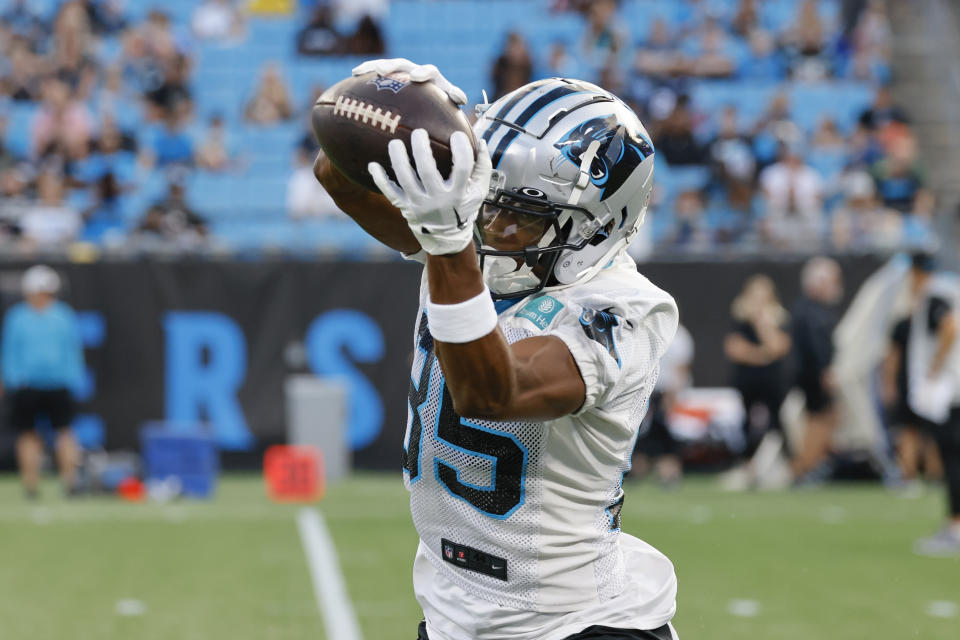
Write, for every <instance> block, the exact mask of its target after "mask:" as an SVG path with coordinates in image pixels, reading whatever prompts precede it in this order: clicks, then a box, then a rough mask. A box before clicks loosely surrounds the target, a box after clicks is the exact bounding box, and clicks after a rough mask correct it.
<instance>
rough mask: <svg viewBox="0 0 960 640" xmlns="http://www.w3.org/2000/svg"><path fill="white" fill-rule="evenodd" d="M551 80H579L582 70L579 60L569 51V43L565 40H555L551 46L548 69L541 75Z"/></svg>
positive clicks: (547, 63)
mask: <svg viewBox="0 0 960 640" xmlns="http://www.w3.org/2000/svg"><path fill="white" fill-rule="evenodd" d="M539 75H541V76H544V77H549V78H578V77H579V76H580V68H579V66H578V65H577V60H576V58H574V57H573V56H572V55H570V52H569V51H568V50H567V43H566V42H564V41H563V40H554V41H553V42H552V43H551V44H550V53H549V54H548V55H547V61H546V69H545V71H544V73H541V74H539Z"/></svg>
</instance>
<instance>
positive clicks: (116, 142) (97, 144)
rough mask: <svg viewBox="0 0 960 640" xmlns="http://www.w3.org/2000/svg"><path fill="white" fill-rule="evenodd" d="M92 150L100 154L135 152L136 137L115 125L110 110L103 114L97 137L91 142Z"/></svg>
mask: <svg viewBox="0 0 960 640" xmlns="http://www.w3.org/2000/svg"><path fill="white" fill-rule="evenodd" d="M93 150H94V151H95V152H96V153H98V154H100V155H102V156H112V155H113V154H115V153H120V152H122V151H129V152H130V153H136V152H137V139H136V138H135V137H134V136H133V135H132V134H130V133H129V132H127V131H124V130H123V129H121V128H120V127H119V126H118V125H117V121H116V120H114V118H113V116H112V115H111V114H110V112H106V113H104V114H103V119H102V120H101V121H100V128H99V129H98V130H97V139H96V140H95V141H94V143H93Z"/></svg>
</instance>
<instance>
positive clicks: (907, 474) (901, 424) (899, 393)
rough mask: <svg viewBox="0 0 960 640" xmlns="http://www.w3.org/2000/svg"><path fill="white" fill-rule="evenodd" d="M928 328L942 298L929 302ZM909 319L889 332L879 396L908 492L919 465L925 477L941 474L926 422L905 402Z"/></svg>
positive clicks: (934, 321) (933, 323) (937, 315)
mask: <svg viewBox="0 0 960 640" xmlns="http://www.w3.org/2000/svg"><path fill="white" fill-rule="evenodd" d="M930 303H931V304H930V312H929V314H928V320H927V325H928V329H929V330H931V331H933V330H935V328H936V326H937V325H938V324H939V319H940V316H941V315H942V313H943V312H944V310H945V308H947V307H946V302H945V301H944V300H943V299H942V298H933V299H931V301H930ZM910 324H911V322H910V318H909V317H907V318H903V319H902V320H900V321H899V322H897V324H896V325H894V328H893V331H892V332H891V334H890V343H889V345H888V347H887V355H886V357H885V358H884V361H883V380H882V387H881V399H882V400H883V404H884V407H885V408H886V411H887V419H888V422H889V423H890V424H891V425H892V426H893V427H894V428H896V430H897V432H896V443H897V461H898V462H899V466H900V476H901V478H902V479H903V481H904V482H905V486H904V488H905V489H907V490H910V491H913V490H916V489H919V488H920V487H921V485H920V484H919V480H918V479H917V474H918V471H919V468H920V465H921V462H922V464H923V470H924V474H925V475H926V477H927V478H928V479H932V480H935V479H939V478H940V477H941V476H942V474H943V469H942V467H941V464H940V454H939V452H938V451H937V446H936V443H935V442H934V441H933V439H932V438H931V434H932V431H931V429H930V426H931V425H930V424H929V421H927V420H925V419H923V418H922V417H920V416H918V415H917V414H916V413H915V412H914V411H913V409H911V408H910V404H909V403H908V402H907V394H908V391H907V357H908V348H909V344H910Z"/></svg>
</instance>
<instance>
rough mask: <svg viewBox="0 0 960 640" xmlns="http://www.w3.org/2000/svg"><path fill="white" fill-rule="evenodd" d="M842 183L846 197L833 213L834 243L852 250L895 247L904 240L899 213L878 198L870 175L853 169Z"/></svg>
mask: <svg viewBox="0 0 960 640" xmlns="http://www.w3.org/2000/svg"><path fill="white" fill-rule="evenodd" d="M841 185H842V189H843V197H844V198H843V202H842V203H841V204H840V205H839V206H838V207H837V208H836V209H835V210H834V212H833V246H834V247H836V248H837V249H841V250H849V251H870V250H876V249H892V248H894V247H895V246H896V245H897V243H898V242H899V241H900V239H901V227H902V223H901V220H900V216H899V215H898V214H897V212H896V211H893V210H891V209H888V208H886V207H884V206H882V205H881V203H880V202H878V201H877V198H876V188H875V186H874V182H873V178H871V177H870V174H868V173H867V172H865V171H863V170H860V169H857V170H854V171H851V172H850V173H848V174H847V175H845V176H844V177H843V178H842V180H841Z"/></svg>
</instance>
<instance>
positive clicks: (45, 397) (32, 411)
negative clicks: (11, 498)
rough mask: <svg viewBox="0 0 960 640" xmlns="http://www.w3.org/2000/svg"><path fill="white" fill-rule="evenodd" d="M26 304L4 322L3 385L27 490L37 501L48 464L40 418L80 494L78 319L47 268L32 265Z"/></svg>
mask: <svg viewBox="0 0 960 640" xmlns="http://www.w3.org/2000/svg"><path fill="white" fill-rule="evenodd" d="M22 290H23V296H24V301H23V302H20V303H17V304H15V305H14V306H13V307H11V308H10V309H9V310H8V311H7V313H6V316H5V317H4V320H3V341H2V353H0V365H2V374H3V385H4V389H5V391H6V393H7V394H8V396H9V402H10V421H11V423H12V426H13V428H14V429H15V430H16V431H17V432H18V437H17V463H18V466H19V468H20V477H21V479H22V481H23V487H24V491H25V492H26V495H27V497H28V498H31V499H32V498H36V497H37V495H38V493H37V492H38V484H39V480H40V467H41V463H42V461H43V440H42V439H41V437H40V435H39V434H38V433H37V430H36V427H37V422H38V420H39V419H40V418H46V419H47V420H49V423H50V426H51V427H53V429H55V430H56V434H57V435H56V443H55V449H56V458H57V465H58V467H59V469H60V479H61V481H62V482H63V487H64V491H65V492H66V493H67V495H73V494H75V493H76V491H77V486H76V475H77V466H78V464H79V449H78V447H77V443H76V441H75V440H74V438H73V435H72V433H71V431H70V429H69V427H70V422H71V421H72V420H73V414H74V400H73V396H74V393H75V392H76V391H77V390H78V389H79V387H80V384H81V381H82V378H83V369H84V366H83V346H82V344H81V341H80V332H79V325H78V323H77V318H76V315H75V314H74V312H73V309H71V308H70V307H69V306H68V305H67V304H66V303H64V302H62V301H60V300H58V299H57V293H58V292H59V290H60V277H59V276H58V275H57V272H56V271H54V270H53V269H51V268H50V267H47V266H45V265H37V266H34V267H31V268H30V269H28V270H27V271H26V273H24V275H23V281H22Z"/></svg>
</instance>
